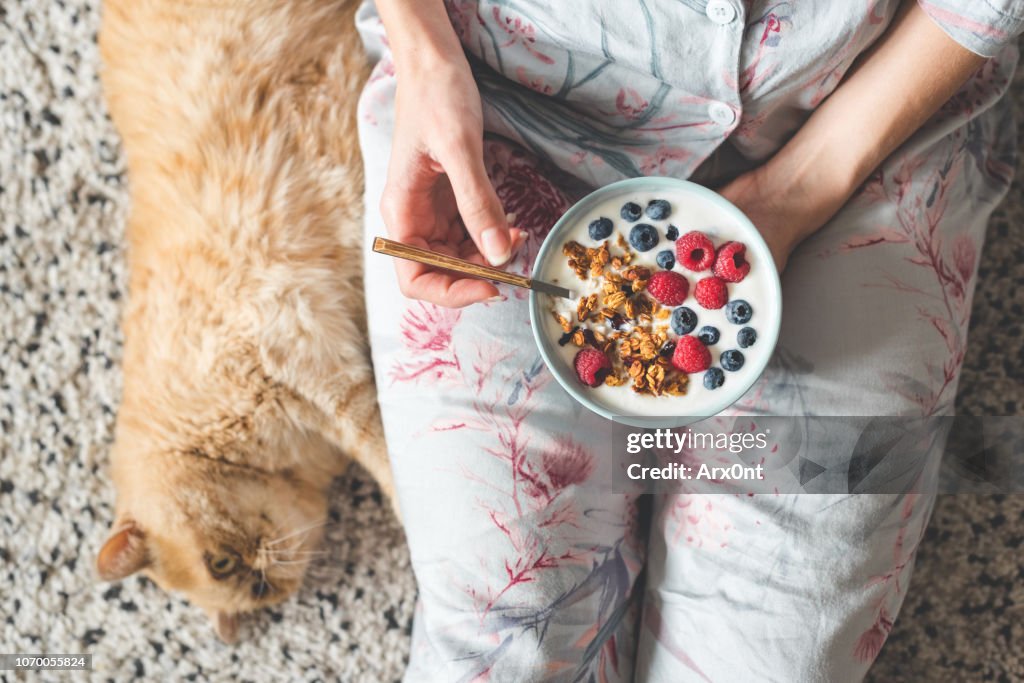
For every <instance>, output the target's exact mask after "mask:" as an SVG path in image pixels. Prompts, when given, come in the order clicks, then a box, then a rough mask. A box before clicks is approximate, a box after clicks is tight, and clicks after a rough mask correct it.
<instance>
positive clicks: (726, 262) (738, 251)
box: [714, 242, 750, 282]
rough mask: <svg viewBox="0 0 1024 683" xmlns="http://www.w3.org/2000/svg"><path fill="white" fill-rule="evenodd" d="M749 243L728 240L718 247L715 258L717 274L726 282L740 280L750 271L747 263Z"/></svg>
mask: <svg viewBox="0 0 1024 683" xmlns="http://www.w3.org/2000/svg"><path fill="white" fill-rule="evenodd" d="M746 254H747V245H745V244H743V243H742V242H726V243H725V244H723V245H722V246H720V247H719V248H718V258H716V259H715V269H714V270H715V275H717V276H718V277H720V278H722V279H723V280H725V281H726V282H740V281H741V280H743V278H745V277H746V276H747V273H749V272H750V264H749V263H747V258H746Z"/></svg>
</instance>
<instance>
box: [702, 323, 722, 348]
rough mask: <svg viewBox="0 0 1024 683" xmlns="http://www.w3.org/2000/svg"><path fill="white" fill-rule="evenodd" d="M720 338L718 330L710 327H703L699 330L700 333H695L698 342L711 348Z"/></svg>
mask: <svg viewBox="0 0 1024 683" xmlns="http://www.w3.org/2000/svg"><path fill="white" fill-rule="evenodd" d="M721 336H722V335H721V334H720V333H719V331H718V328H717V327H712V326H711V325H705V326H704V327H702V328H700V332H698V333H697V339H700V342H701V343H702V344H703V345H704V346H712V345H714V344H717V343H718V339H719V338H720V337H721Z"/></svg>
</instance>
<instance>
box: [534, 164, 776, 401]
mask: <svg viewBox="0 0 1024 683" xmlns="http://www.w3.org/2000/svg"><path fill="white" fill-rule="evenodd" d="M641 180H647V179H641ZM653 180H663V179H653ZM637 183H638V181H626V182H625V183H622V185H632V186H633V188H636V189H632V188H631V189H626V188H623V189H622V190H621V191H618V192H612V193H605V195H604V196H603V197H602V198H601V199H600V200H599V201H591V202H589V203H588V200H587V198H585V199H584V200H583V201H581V202H580V204H578V205H577V206H576V207H574V210H571V211H570V213H569V214H567V215H566V217H565V218H564V219H563V221H562V222H560V225H559V226H556V228H555V230H553V231H552V233H551V235H550V236H549V238H548V240H549V241H552V242H551V244H550V245H548V244H547V243H546V244H545V250H544V253H543V254H542V257H543V261H542V262H539V263H538V268H539V269H538V270H535V276H537V277H539V278H541V279H543V280H545V281H548V282H553V283H555V284H559V285H562V286H565V287H568V288H569V289H571V290H573V291H574V292H575V293H576V297H577V298H576V300H574V301H569V300H567V299H561V298H558V297H552V296H548V295H538V296H539V299H538V309H537V315H538V318H539V320H540V321H541V323H540V327H541V328H542V329H539V330H536V331H537V333H538V334H541V335H543V336H545V337H546V338H547V339H548V340H551V341H554V342H555V343H554V344H548V345H547V348H548V349H549V353H550V351H551V350H554V353H553V354H551V355H553V356H554V358H551V359H549V362H551V363H553V364H554V363H560V364H562V368H560V369H559V371H558V372H556V375H558V376H559V380H560V381H561V382H562V383H563V384H570V385H571V384H572V383H573V382H575V386H574V387H570V386H567V388H571V389H575V391H571V393H573V394H574V395H577V396H583V397H585V398H586V399H588V400H589V401H591V402H593V403H595V404H597V405H598V406H600V407H601V408H603V410H600V411H599V412H602V413H605V414H607V415H609V416H634V415H635V416H697V417H702V416H707V415H712V414H715V413H717V412H719V411H721V410H722V409H724V408H725V407H727V406H728V405H729V404H731V403H732V402H734V401H735V400H736V399H738V398H739V397H740V396H741V395H742V394H743V393H745V392H746V390H747V389H748V388H749V387H750V386H751V385H752V384H753V383H754V381H755V380H756V379H757V377H758V376H759V375H760V374H761V372H762V371H763V369H764V367H765V366H766V365H767V363H768V359H769V358H770V356H771V354H772V352H773V350H774V345H775V340H776V338H777V335H778V327H779V320H780V316H781V297H780V293H779V284H778V276H777V274H776V272H775V267H774V264H773V263H772V262H771V256H770V253H769V252H768V249H767V247H766V246H765V245H764V242H763V240H762V239H761V237H760V235H759V234H757V232H756V230H755V229H754V228H753V226H752V225H751V224H750V223H749V221H747V220H746V219H745V217H744V216H743V215H742V214H741V213H740V212H739V211H738V210H736V209H735V207H733V206H732V205H731V204H729V203H728V202H726V201H725V200H723V199H721V198H720V197H718V196H717V195H714V194H713V193H711V192H710V191H709V190H706V189H704V188H700V187H698V186H696V185H692V184H690V183H683V182H681V181H668V182H666V183H658V184H659V185H662V186H660V187H656V188H655V189H643V190H641V189H640V188H638V187H636V185H637ZM648 185H650V184H648ZM666 185H667V186H666ZM612 187H616V186H612ZM605 189H606V190H608V189H611V188H605ZM599 192H601V191H599ZM652 202H657V203H656V204H653V205H652ZM664 202H667V203H668V205H669V210H668V213H667V215H664V214H665V205H664ZM627 203H632V204H634V205H637V206H639V207H641V209H642V210H643V213H642V215H641V216H639V217H636V211H635V208H636V207H635V206H630V207H626V205H627ZM649 205H650V206H652V209H651V210H650V211H647V210H646V209H647V207H648V206H649ZM624 207H625V208H624ZM630 209H633V210H632V211H630ZM566 219H571V220H569V221H568V222H565V221H566ZM599 219H608V220H610V221H611V224H612V230H611V234H610V235H609V236H608V237H607V238H604V239H594V238H593V237H592V236H591V231H590V225H591V224H592V223H593V222H594V221H598V220H599ZM563 222H564V224H563ZM638 224H646V225H650V226H652V227H653V228H654V230H655V231H656V235H657V242H656V244H654V246H653V247H650V248H647V247H649V245H650V241H651V240H650V232H649V231H646V232H647V234H646V237H647V239H646V240H634V243H633V244H630V240H629V236H630V232H631V231H632V230H633V228H634V227H635V226H636V225H638ZM604 226H605V227H607V223H606V222H605V223H604ZM691 231H698V232H700V233H703V234H704V235H706V236H707V237H708V238H709V239H710V240H711V242H713V244H714V246H715V248H716V250H717V249H720V248H721V247H722V246H724V245H725V244H726V243H728V242H740V243H742V244H744V245H745V246H746V251H745V254H744V258H745V260H746V262H747V263H749V264H750V270H749V272H748V273H747V274H746V275H745V276H744V277H743V279H742V280H741V281H740V282H727V283H726V288H727V292H728V300H729V302H736V301H745V302H746V303H747V304H748V306H749V309H750V319H749V321H747V322H743V323H737V322H735V320H737V319H740V320H742V317H740V318H737V316H736V315H735V314H733V315H732V318H733V319H732V320H730V315H729V313H728V310H729V308H728V306H723V307H722V308H718V309H708V308H705V307H704V306H702V305H701V304H700V303H699V302H698V301H697V297H696V296H695V290H696V285H697V282H698V281H699V280H701V279H703V278H706V277H712V276H714V272H713V271H712V270H711V269H708V270H705V271H702V272H693V271H692V270H689V269H687V268H685V267H684V266H683V264H682V263H681V262H680V260H679V259H678V258H675V257H676V251H677V250H676V246H677V240H679V239H680V238H682V237H683V236H685V235H686V234H687V233H689V232H691ZM598 234H602V231H601V230H598ZM672 237H675V239H671V238H672ZM570 242H576V243H578V244H579V245H581V246H582V247H585V248H589V249H598V248H600V247H601V245H602V244H603V243H605V242H607V244H608V251H609V256H610V258H612V259H614V258H615V257H619V258H620V259H625V258H628V259H629V261H628V263H627V264H623V263H621V261H620V263H619V264H618V265H619V266H620V267H619V268H615V267H614V266H612V265H611V264H609V265H607V266H605V269H604V272H605V273H608V272H612V273H617V274H619V275H621V273H622V272H623V271H624V270H626V269H628V268H643V269H647V271H649V272H650V273H651V274H653V273H657V272H659V271H663V270H666V269H665V268H663V267H662V266H663V265H665V262H666V260H665V257H664V256H663V257H662V259H663V261H662V263H661V264H659V262H658V255H659V254H660V253H661V252H663V251H665V250H669V251H671V253H672V255H673V257H674V261H675V263H674V264H671V266H672V267H671V268H670V269H669V270H671V271H673V272H675V273H678V274H679V275H681V276H683V277H684V278H685V279H686V281H687V282H688V285H689V286H688V293H687V295H686V297H685V300H683V301H682V302H681V303H676V302H672V303H673V305H664V304H660V303H655V302H656V301H657V299H656V297H655V296H653V295H652V293H650V292H647V291H644V290H641V291H640V292H637V293H630V294H629V296H630V297H631V298H634V299H637V298H639V299H641V300H642V299H644V298H646V299H647V300H650V301H651V303H652V304H653V313H652V315H651V316H650V319H649V320H646V321H643V320H637V319H635V318H634V319H624V318H625V316H619V319H609V318H606V317H604V316H603V315H602V314H601V311H602V309H604V308H607V306H604V305H603V304H602V301H607V296H608V291H609V290H608V289H607V288H606V282H607V281H608V279H607V277H606V275H603V274H598V275H595V274H591V271H589V269H588V273H587V277H586V279H581V278H580V277H579V275H578V273H577V272H576V271H574V269H573V268H572V267H570V265H569V257H568V256H566V255H565V253H563V248H564V246H565V245H566V244H567V243H570ZM641 248H643V249H645V250H643V251H641V250H640V249H641ZM627 254H628V256H627ZM576 265H577V267H578V266H579V264H578V263H577V264H576ZM599 270H601V269H600V267H597V269H596V270H595V271H594V272H597V271H599ZM638 272H640V273H644V271H642V270H641V271H638ZM612 277H615V275H612ZM592 295H596V299H597V305H596V309H597V310H596V311H593V312H590V313H589V314H588V315H587V320H586V321H584V322H581V321H580V320H579V307H580V304H579V300H580V299H581V298H584V299H585V298H587V297H591V296H592ZM620 298H621V297H620ZM680 306H684V307H686V308H689V309H690V310H692V311H693V313H695V314H696V318H697V320H696V324H695V325H694V326H693V329H692V331H691V332H689V333H688V334H689V335H690V336H698V332H699V331H701V330H702V329H703V328H705V327H706V326H710V327H713V328H716V329H717V330H718V332H719V336H718V339H717V341H714V343H708V342H710V341H711V339H710V338H708V337H707V336H705V338H704V341H705V344H704V345H705V346H706V348H707V350H708V351H709V352H710V368H709V369H708V370H705V371H700V372H694V373H685V372H682V371H681V370H679V369H677V366H676V365H674V364H667V363H666V362H665V361H664V360H663V361H661V364H662V366H663V367H664V366H666V365H667V366H668V367H665V370H666V371H667V375H668V377H667V378H666V380H665V383H664V384H663V385H662V387H661V390H660V391H654V392H652V391H651V390H650V386H648V387H647V388H646V390H642V391H637V390H636V388H635V386H634V383H635V382H634V381H633V380H634V379H635V378H634V377H631V376H630V375H629V374H628V371H627V368H626V366H625V364H623V363H621V362H619V358H620V355H621V354H620V350H619V348H618V346H619V345H621V343H622V339H624V338H626V339H627V340H628V336H629V335H633V336H637V335H639V336H644V335H660V337H658V338H659V339H660V338H664V339H665V343H666V345H667V347H666V348H665V349H664V350H663V351H668V352H670V353H671V346H672V345H674V344H675V343H676V342H677V340H678V339H679V338H680V335H679V334H678V332H677V331H676V330H675V329H673V326H672V323H671V317H670V316H671V313H672V311H673V310H675V309H676V308H679V307H680ZM619 310H621V308H620V309H619ZM631 310H634V311H635V310H636V307H633V308H632V309H631ZM566 322H568V323H569V329H570V334H566V330H565V329H564V327H565V323H566ZM576 328H578V330H579V331H580V332H582V331H584V330H589V332H588V333H587V335H586V336H587V340H586V341H585V342H584V343H583V344H582V345H580V343H579V342H580V334H572V332H573V331H575V329H576ZM744 328H752V329H753V330H754V332H755V334H756V339H755V340H754V342H753V343H752V344H751V343H749V342H750V339H749V337H750V331H749V330H747V331H746V332H744V333H743V335H740V330H742V329H744ZM741 336H742V337H744V338H743V339H741V338H740V337H741ZM615 337H618V339H615ZM559 340H561V341H562V344H561V345H559V344H558V343H557V342H558V341H559ZM591 346H592V347H596V348H599V349H603V351H604V352H605V353H606V356H607V357H608V358H609V359H610V361H611V364H612V367H611V369H610V374H611V375H612V378H611V379H606V380H604V381H605V382H606V383H602V384H600V385H598V386H588V385H587V384H585V383H584V382H583V381H582V380H581V379H580V378H579V377H577V374H576V371H575V369H574V365H573V364H574V359H575V357H576V355H577V353H579V352H580V350H581V348H587V347H591ZM730 351H731V352H736V351H739V353H740V354H741V356H742V365H741V366H740V367H739V368H738V369H736V368H735V366H736V362H735V361H736V354H735V353H728V352H730ZM723 354H724V355H725V357H724V358H723ZM648 355H649V352H648ZM661 355H662V356H665V354H664V353H662V354H661ZM716 368H717V370H716ZM708 372H711V373H717V375H718V376H719V377H718V378H717V379H720V382H716V381H714V380H715V379H716V378H710V379H708V380H705V377H704V375H705V374H706V373H708ZM680 384H682V385H684V386H683V387H680V386H679V385H680ZM666 387H668V388H670V389H672V390H671V391H666V390H665V388H666ZM681 389H682V390H681Z"/></svg>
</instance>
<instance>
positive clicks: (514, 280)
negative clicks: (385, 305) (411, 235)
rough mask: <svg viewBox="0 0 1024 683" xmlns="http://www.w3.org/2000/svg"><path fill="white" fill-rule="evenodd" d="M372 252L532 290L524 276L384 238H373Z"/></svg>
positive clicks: (531, 285)
mask: <svg viewBox="0 0 1024 683" xmlns="http://www.w3.org/2000/svg"><path fill="white" fill-rule="evenodd" d="M373 250H374V251H375V252H377V253H378V254H386V255H388V256H395V257H397V258H403V259H407V260H409V261H416V262H417V263H424V264H426V265H428V266H434V267H436V268H443V269H444V270H450V271H452V272H454V273H462V274H463V275H469V276H470V277H475V278H480V279H482V280H494V281H495V282H504V283H505V284H507V285H515V286H516V287H523V288H524V289H532V288H533V281H532V280H531V279H530V278H528V277H526V276H525V275H515V274H513V273H506V272H505V271H504V270H498V269H497V268H491V267H490V266H481V265H479V264H477V263H472V262H471V261H466V260H465V259H460V258H455V257H454V256H448V255H447V254H439V253H437V252H436V251H430V250H428V249H420V248H419V247H414V246H411V245H408V244H402V243H401V242H396V241H394V240H389V239H385V238H384V237H374V238H373Z"/></svg>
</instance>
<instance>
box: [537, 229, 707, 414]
mask: <svg viewBox="0 0 1024 683" xmlns="http://www.w3.org/2000/svg"><path fill="white" fill-rule="evenodd" d="M562 253H563V255H564V256H565V257H566V258H567V264H568V266H569V268H570V269H571V270H572V271H573V272H574V273H575V274H576V277H578V278H579V279H580V280H588V279H593V280H596V281H600V282H601V286H600V296H599V295H598V294H597V293H593V294H589V295H586V296H581V297H580V298H579V300H578V301H577V304H576V321H574V322H573V321H569V320H567V319H566V317H565V316H563V315H561V314H560V313H558V312H557V311H552V313H553V315H554V316H555V319H556V320H557V321H558V324H559V325H560V326H561V328H562V331H563V333H564V334H563V335H562V336H561V337H560V338H559V340H558V343H559V345H561V346H565V345H566V344H569V343H572V344H573V345H574V346H577V347H581V348H582V347H587V346H589V347H593V348H595V349H597V350H599V351H601V352H602V353H604V354H605V355H607V356H608V358H609V359H610V360H611V364H612V368H611V371H610V372H609V373H608V374H607V375H606V376H605V379H604V383H605V384H606V385H607V386H621V385H625V384H629V385H630V387H631V388H632V390H633V391H634V392H636V393H638V394H645V395H649V396H662V395H668V396H682V395H685V394H686V390H687V385H688V383H689V376H688V375H687V374H686V373H682V372H680V371H678V370H677V369H675V368H674V367H673V366H672V362H671V360H670V359H671V357H672V351H673V349H674V347H675V344H674V343H673V342H672V341H670V339H669V335H668V326H667V324H666V323H665V321H666V320H667V319H668V318H669V317H670V316H671V314H672V311H671V310H670V309H668V308H665V307H663V306H662V305H661V304H659V303H658V302H657V301H655V300H654V299H652V298H651V297H650V296H648V295H647V294H646V293H645V291H646V289H647V282H648V280H649V279H650V277H651V274H652V271H651V269H650V268H648V267H646V266H640V265H633V261H634V259H635V258H636V254H635V253H634V252H633V251H632V250H631V249H630V248H629V244H628V243H627V242H626V241H625V240H624V239H623V238H622V235H621V234H620V235H619V236H618V238H617V239H616V241H615V244H614V246H613V245H612V244H611V243H610V242H609V241H608V240H605V241H604V242H602V243H601V244H600V245H598V246H596V247H585V246H583V245H581V244H579V243H578V242H576V241H569V242H566V243H565V244H564V245H563V247H562Z"/></svg>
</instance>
